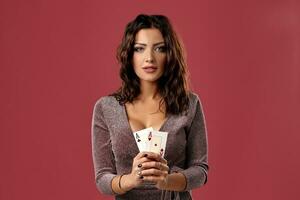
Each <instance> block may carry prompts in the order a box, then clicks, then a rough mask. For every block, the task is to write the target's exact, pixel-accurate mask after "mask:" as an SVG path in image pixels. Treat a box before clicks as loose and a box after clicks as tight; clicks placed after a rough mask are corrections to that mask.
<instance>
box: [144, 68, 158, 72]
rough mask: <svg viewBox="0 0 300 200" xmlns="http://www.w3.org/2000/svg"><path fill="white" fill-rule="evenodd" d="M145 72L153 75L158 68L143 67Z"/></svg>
mask: <svg viewBox="0 0 300 200" xmlns="http://www.w3.org/2000/svg"><path fill="white" fill-rule="evenodd" d="M143 70H144V71H145V72H146V73H153V72H155V71H156V70H157V67H143Z"/></svg>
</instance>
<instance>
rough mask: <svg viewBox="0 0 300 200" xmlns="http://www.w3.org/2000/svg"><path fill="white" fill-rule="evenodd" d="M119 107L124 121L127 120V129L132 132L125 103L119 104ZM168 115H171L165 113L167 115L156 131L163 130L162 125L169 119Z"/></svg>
mask: <svg viewBox="0 0 300 200" xmlns="http://www.w3.org/2000/svg"><path fill="white" fill-rule="evenodd" d="M121 107H122V111H123V116H124V118H125V121H126V122H127V128H128V130H129V131H130V132H131V133H134V132H133V130H132V127H131V125H130V123H129V118H128V113H127V110H126V106H125V104H123V105H121ZM170 117H171V115H170V114H167V117H166V118H165V120H164V122H163V123H162V125H161V126H160V128H159V129H158V131H162V130H163V128H164V126H165V125H166V123H167V122H168V121H169V119H170ZM146 128H148V127H146ZM141 130H142V129H141ZM137 131H139V130H137ZM135 132H136V131H135Z"/></svg>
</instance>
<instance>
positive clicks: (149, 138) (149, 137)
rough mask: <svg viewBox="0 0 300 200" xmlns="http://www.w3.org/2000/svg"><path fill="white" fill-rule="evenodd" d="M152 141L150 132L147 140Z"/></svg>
mask: <svg viewBox="0 0 300 200" xmlns="http://www.w3.org/2000/svg"><path fill="white" fill-rule="evenodd" d="M151 139H152V132H151V131H150V133H149V135H148V140H149V141H150V140H151Z"/></svg>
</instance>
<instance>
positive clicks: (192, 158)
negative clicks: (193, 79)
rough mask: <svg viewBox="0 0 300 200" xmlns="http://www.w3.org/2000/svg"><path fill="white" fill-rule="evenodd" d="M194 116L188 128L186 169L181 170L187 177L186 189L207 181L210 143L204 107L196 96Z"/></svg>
mask: <svg viewBox="0 0 300 200" xmlns="http://www.w3.org/2000/svg"><path fill="white" fill-rule="evenodd" d="M194 106H195V108H196V111H195V115H194V118H193V120H192V123H191V126H190V128H189V129H188V130H187V134H188V135H187V150H186V151H187V152H186V156H187V157H186V169H184V170H179V172H180V173H182V174H183V175H184V176H185V178H186V183H187V184H186V187H185V189H184V190H191V189H194V188H197V187H200V186H201V185H204V184H205V183H206V182H207V171H208V169H209V167H208V155H207V153H208V144H207V131H206V125H205V118H204V114H203V109H202V106H201V102H200V100H199V98H198V97H197V98H196V104H195V105H194Z"/></svg>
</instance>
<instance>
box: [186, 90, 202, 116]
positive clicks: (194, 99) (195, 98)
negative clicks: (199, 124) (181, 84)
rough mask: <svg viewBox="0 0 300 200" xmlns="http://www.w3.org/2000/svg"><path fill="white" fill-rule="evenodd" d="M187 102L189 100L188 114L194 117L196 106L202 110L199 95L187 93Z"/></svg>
mask: <svg viewBox="0 0 300 200" xmlns="http://www.w3.org/2000/svg"><path fill="white" fill-rule="evenodd" d="M189 100H190V103H189V113H191V114H192V115H194V113H195V112H196V110H197V107H198V106H199V108H200V109H201V110H202V103H201V100H200V97H199V94H197V93H195V92H192V91H190V92H189Z"/></svg>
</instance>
